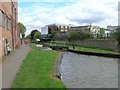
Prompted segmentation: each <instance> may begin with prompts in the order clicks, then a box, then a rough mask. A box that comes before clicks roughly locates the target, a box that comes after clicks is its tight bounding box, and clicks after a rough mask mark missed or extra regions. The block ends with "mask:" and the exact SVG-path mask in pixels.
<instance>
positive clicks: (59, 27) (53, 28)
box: [46, 24, 71, 34]
mask: <svg viewBox="0 0 120 90" xmlns="http://www.w3.org/2000/svg"><path fill="white" fill-rule="evenodd" d="M46 26H47V27H48V34H51V33H53V32H56V31H59V32H61V33H62V32H67V31H69V30H70V28H71V26H70V25H58V24H50V25H46Z"/></svg>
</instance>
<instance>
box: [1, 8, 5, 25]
mask: <svg viewBox="0 0 120 90" xmlns="http://www.w3.org/2000/svg"><path fill="white" fill-rule="evenodd" d="M0 26H2V27H5V17H4V13H3V12H2V11H1V10H0Z"/></svg>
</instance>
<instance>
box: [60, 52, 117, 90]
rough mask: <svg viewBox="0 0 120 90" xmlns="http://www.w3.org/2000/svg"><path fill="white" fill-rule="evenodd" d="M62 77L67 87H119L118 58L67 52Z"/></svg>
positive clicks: (64, 56)
mask: <svg viewBox="0 0 120 90" xmlns="http://www.w3.org/2000/svg"><path fill="white" fill-rule="evenodd" d="M61 77H62V80H63V81H64V83H65V85H66V86H67V88H118V59H113V58H104V57H97V56H86V55H80V54H75V53H70V52H65V54H64V55H63V58H62V61H61Z"/></svg>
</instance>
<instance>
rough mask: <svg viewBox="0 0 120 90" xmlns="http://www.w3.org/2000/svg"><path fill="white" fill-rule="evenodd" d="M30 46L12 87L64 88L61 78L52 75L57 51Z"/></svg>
mask: <svg viewBox="0 0 120 90" xmlns="http://www.w3.org/2000/svg"><path fill="white" fill-rule="evenodd" d="M31 47H32V50H31V51H30V52H29V54H28V55H27V57H26V59H25V60H24V62H23V64H22V65H21V68H20V70H19V72H18V74H17V76H16V79H15V80H14V82H13V85H12V88H65V85H64V84H63V82H62V81H61V80H59V79H56V78H55V77H53V72H54V66H55V63H56V60H57V57H58V56H59V52H57V51H50V50H43V49H42V48H41V49H40V50H39V49H38V48H37V47H36V46H35V45H31Z"/></svg>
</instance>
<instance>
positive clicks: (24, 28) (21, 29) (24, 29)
mask: <svg viewBox="0 0 120 90" xmlns="http://www.w3.org/2000/svg"><path fill="white" fill-rule="evenodd" d="M18 26H19V28H20V33H21V34H22V38H24V37H25V32H26V27H25V26H24V25H23V24H22V23H20V22H19V23H18Z"/></svg>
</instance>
